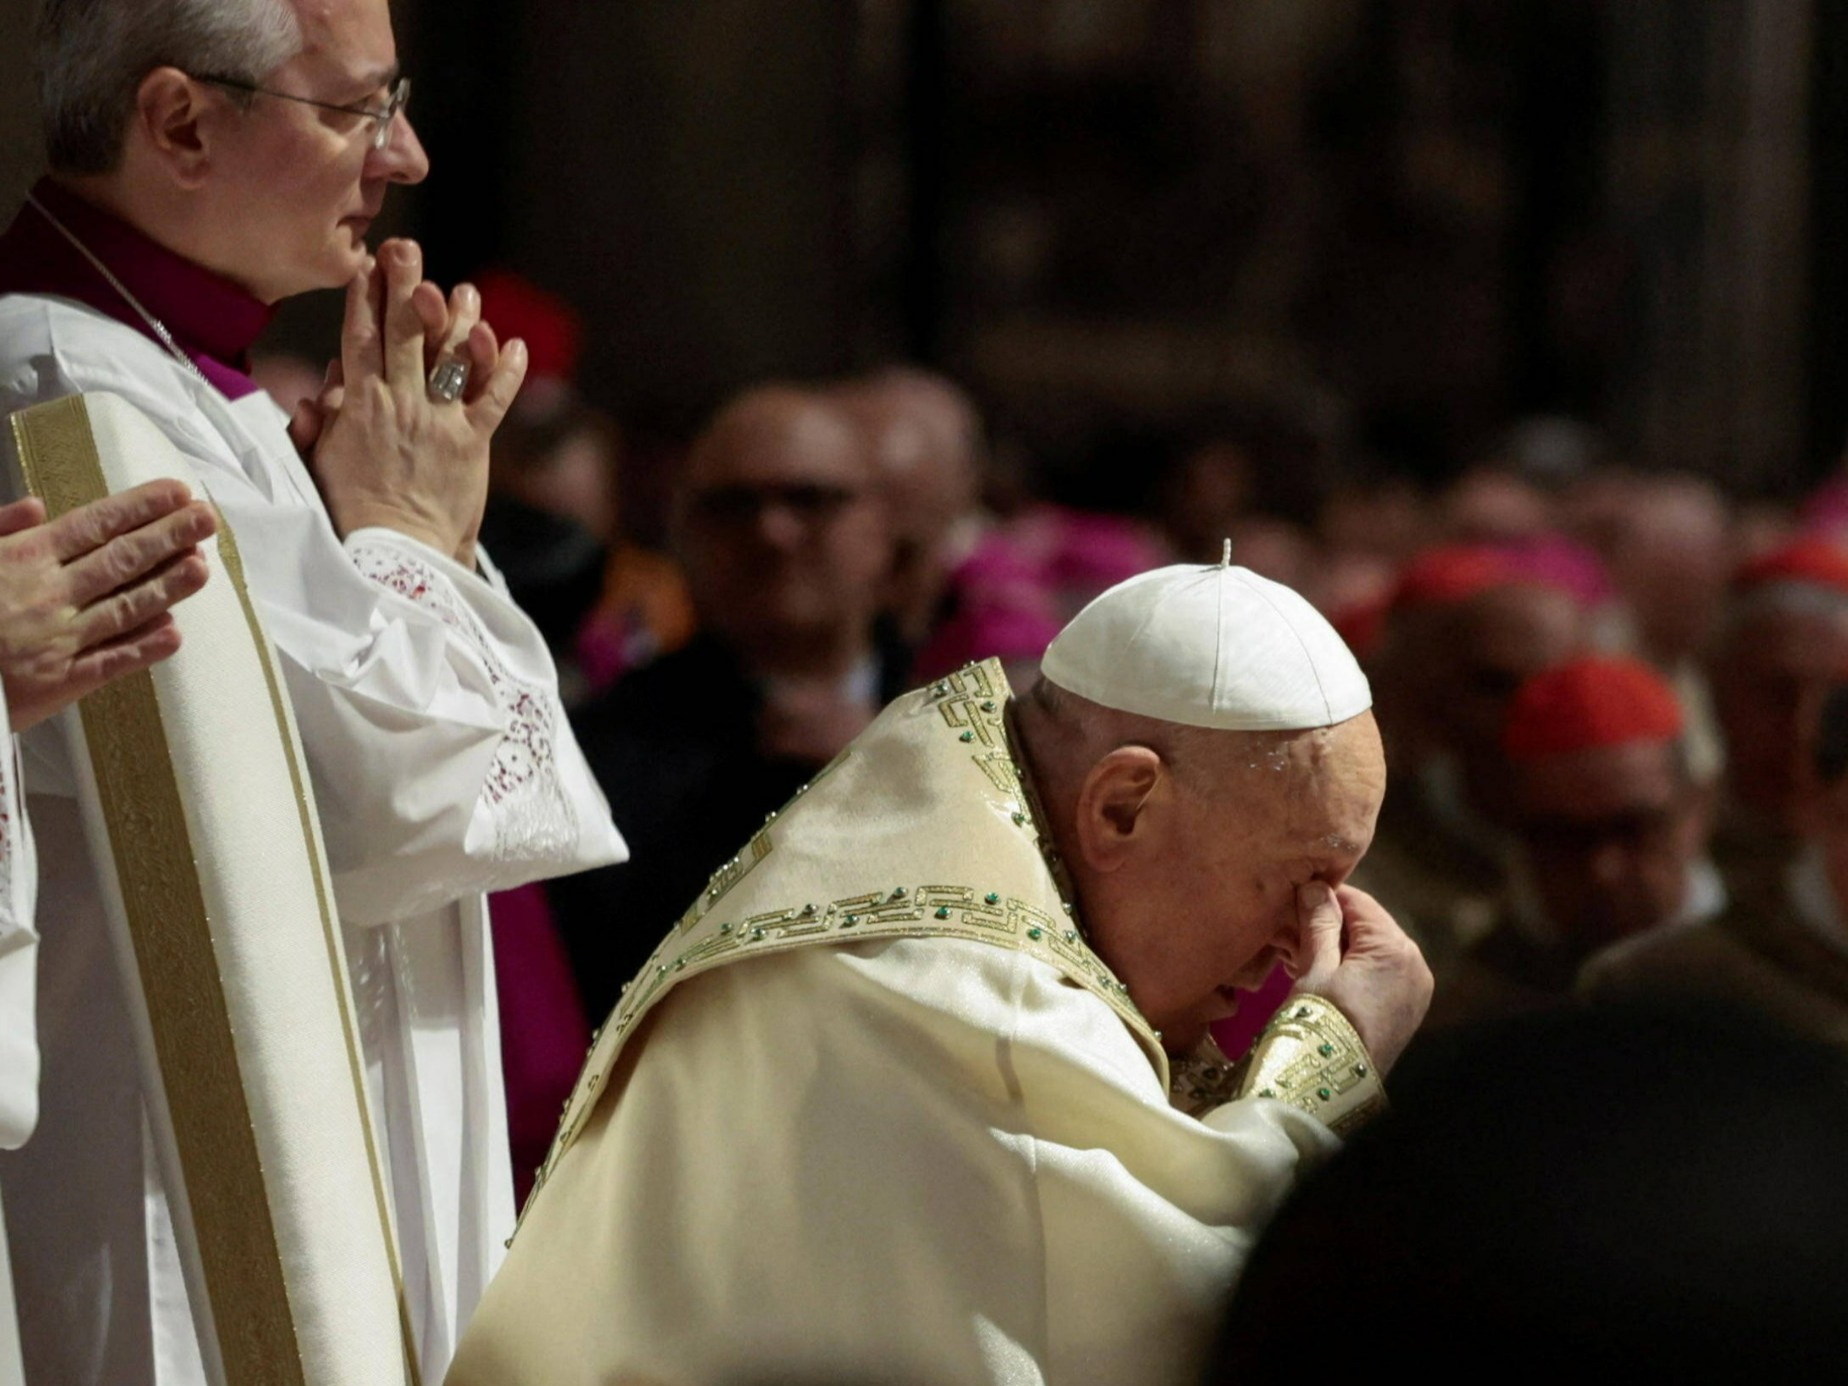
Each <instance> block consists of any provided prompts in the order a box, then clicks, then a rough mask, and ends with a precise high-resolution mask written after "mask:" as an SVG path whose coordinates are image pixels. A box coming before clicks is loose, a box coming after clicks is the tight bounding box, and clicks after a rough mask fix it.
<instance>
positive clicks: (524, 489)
mask: <svg viewBox="0 0 1848 1386" xmlns="http://www.w3.org/2000/svg"><path fill="white" fill-rule="evenodd" d="M621 444H622V435H621V434H620V433H619V432H618V430H617V428H616V423H615V421H614V420H613V419H611V418H610V417H609V416H608V415H607V414H604V413H603V412H601V411H600V410H597V409H593V408H592V407H591V406H590V405H589V404H587V403H585V401H584V400H583V398H582V397H581V396H579V395H578V394H576V393H575V392H574V391H572V390H571V389H570V388H569V387H566V386H562V385H556V384H550V383H548V384H545V385H542V387H541V389H540V390H539V391H537V392H535V393H534V394H533V395H532V397H531V398H528V397H527V395H526V394H525V393H524V392H522V394H521V396H520V398H519V400H517V401H516V402H515V404H514V407H513V408H512V409H511V410H510V411H508V414H507V417H506V419H505V420H503V421H502V423H501V426H500V428H499V429H498V430H496V432H495V434H494V452H493V458H492V465H491V468H490V473H489V479H490V484H491V486H492V488H493V490H494V491H495V492H496V493H497V494H499V495H502V496H506V497H508V498H510V499H512V500H515V501H518V502H519V503H520V504H521V505H525V506H529V507H531V508H532V509H534V510H542V511H544V512H546V513H547V514H550V515H556V516H559V517H560V518H562V519H567V520H570V521H572V522H573V523H574V524H577V525H579V526H581V527H582V528H583V529H584V530H585V531H586V532H587V533H589V534H590V535H591V536H592V537H593V538H594V539H595V540H596V541H597V542H598V543H600V544H605V545H607V544H612V543H614V542H615V541H616V538H617V533H618V530H619V528H620V525H621V518H622V512H621V503H620V492H619V488H618V481H617V470H616V469H617V465H618V460H619V456H620V452H621Z"/></svg>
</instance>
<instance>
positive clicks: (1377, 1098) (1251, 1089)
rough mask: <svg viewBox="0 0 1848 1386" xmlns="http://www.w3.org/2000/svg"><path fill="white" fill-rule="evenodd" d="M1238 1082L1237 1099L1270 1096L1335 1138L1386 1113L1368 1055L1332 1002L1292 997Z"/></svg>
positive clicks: (1260, 1040) (1381, 1089)
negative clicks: (1308, 1116)
mask: <svg viewBox="0 0 1848 1386" xmlns="http://www.w3.org/2000/svg"><path fill="white" fill-rule="evenodd" d="M1247 1063H1248V1066H1247V1068H1246V1070H1245V1074H1244V1078H1243V1080H1242V1081H1241V1082H1240V1083H1239V1088H1238V1095H1239V1096H1240V1097H1272V1098H1275V1099H1277V1101H1279V1102H1288V1103H1289V1104H1290V1105H1291V1106H1292V1107H1300V1108H1302V1110H1304V1111H1305V1112H1308V1113H1310V1114H1311V1115H1312V1116H1315V1117H1317V1118H1319V1119H1320V1120H1321V1122H1322V1123H1323V1125H1325V1126H1327V1127H1328V1129H1329V1130H1331V1131H1333V1132H1334V1133H1335V1134H1336V1135H1337V1136H1348V1135H1352V1134H1353V1133H1354V1132H1355V1131H1357V1130H1359V1129H1360V1128H1361V1127H1362V1126H1364V1125H1365V1124H1366V1123H1367V1122H1368V1121H1370V1120H1372V1119H1373V1118H1374V1117H1375V1116H1377V1115H1379V1113H1381V1112H1383V1111H1385V1110H1386V1089H1385V1088H1384V1087H1382V1086H1381V1085H1380V1079H1379V1074H1378V1073H1376V1072H1375V1071H1374V1067H1373V1056H1372V1055H1370V1054H1368V1053H1367V1046H1366V1045H1364V1044H1362V1043H1361V1040H1360V1036H1359V1034H1357V1033H1356V1032H1355V1030H1354V1027H1353V1026H1352V1025H1351V1024H1349V1023H1348V1018H1347V1017H1346V1016H1344V1015H1343V1014H1341V1012H1340V1010H1339V1009H1337V1008H1336V1006H1335V1005H1334V1003H1333V1002H1331V1001H1328V1000H1325V999H1324V998H1322V997H1320V996H1308V995H1302V996H1292V997H1291V998H1290V999H1289V1000H1288V1001H1287V1002H1285V1003H1284V1007H1283V1009H1282V1010H1280V1011H1278V1012H1277V1016H1276V1019H1274V1020H1272V1021H1271V1023H1270V1025H1269V1026H1268V1027H1266V1029H1265V1031H1264V1033H1263V1034H1262V1035H1260V1036H1258V1042H1257V1043H1256V1044H1255V1045H1253V1046H1252V1049H1251V1056H1250V1058H1249V1060H1248V1061H1247Z"/></svg>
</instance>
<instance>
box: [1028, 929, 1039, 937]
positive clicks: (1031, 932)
mask: <svg viewBox="0 0 1848 1386" xmlns="http://www.w3.org/2000/svg"><path fill="white" fill-rule="evenodd" d="M1039 936H1040V931H1039V930H1038V929H1028V930H1027V937H1028V938H1032V939H1037V938H1038V937H1039Z"/></svg>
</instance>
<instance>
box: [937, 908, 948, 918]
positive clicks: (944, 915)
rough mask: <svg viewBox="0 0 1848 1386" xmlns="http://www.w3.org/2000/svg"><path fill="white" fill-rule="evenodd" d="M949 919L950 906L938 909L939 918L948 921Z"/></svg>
mask: <svg viewBox="0 0 1848 1386" xmlns="http://www.w3.org/2000/svg"><path fill="white" fill-rule="evenodd" d="M949 917H950V907H949V906H948V905H939V906H938V907H937V918H939V919H948V918H949Z"/></svg>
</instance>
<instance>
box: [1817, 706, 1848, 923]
mask: <svg viewBox="0 0 1848 1386" xmlns="http://www.w3.org/2000/svg"><path fill="white" fill-rule="evenodd" d="M1810 765H1811V769H1812V770H1813V771H1814V773H1815V780H1816V795H1815V801H1814V807H1813V811H1812V813H1811V815H1810V833H1811V835H1812V836H1813V837H1814V839H1815V841H1816V845H1817V846H1818V847H1819V848H1820V849H1821V852H1822V863H1823V870H1824V872H1825V873H1826V874H1827V876H1828V878H1829V890H1830V892H1831V893H1832V894H1833V895H1834V896H1835V902H1836V905H1837V907H1838V908H1839V909H1840V910H1841V911H1842V917H1843V918H1844V919H1848V683H1838V684H1836V685H1835V686H1834V687H1833V688H1831V689H1830V690H1829V691H1828V693H1827V694H1826V695H1824V697H1823V700H1822V710H1821V713H1820V715H1819V716H1818V717H1817V719H1816V744H1815V748H1814V751H1813V753H1812V754H1811V757H1810Z"/></svg>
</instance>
